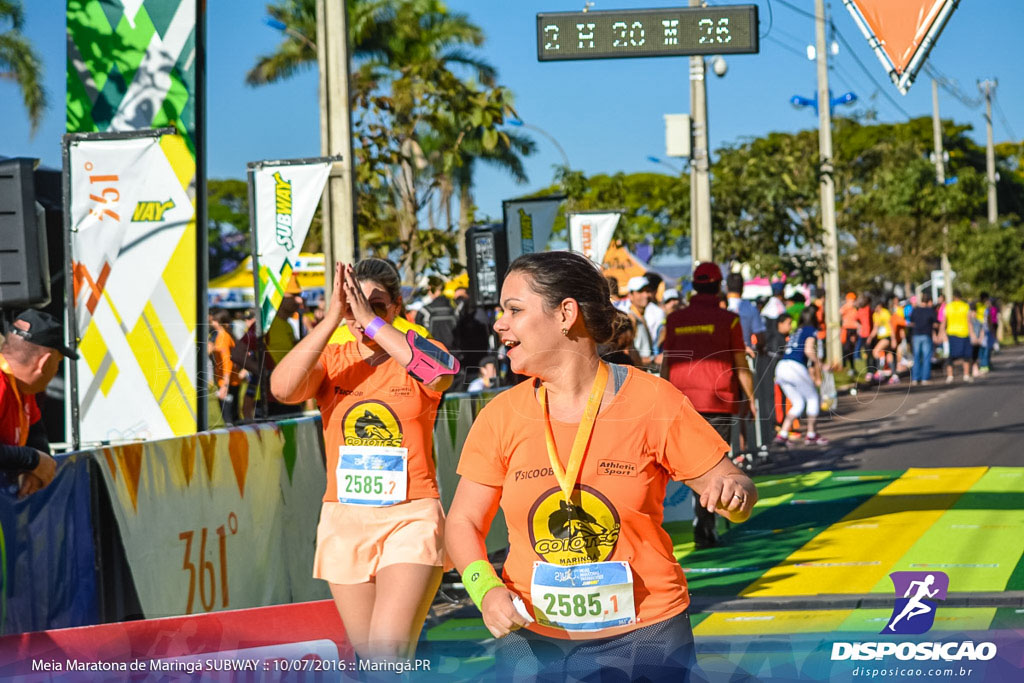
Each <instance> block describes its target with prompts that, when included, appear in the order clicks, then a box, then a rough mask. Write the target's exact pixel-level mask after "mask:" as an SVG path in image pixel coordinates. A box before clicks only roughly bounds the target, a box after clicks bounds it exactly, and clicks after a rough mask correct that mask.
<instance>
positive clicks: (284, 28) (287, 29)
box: [263, 17, 316, 51]
mask: <svg viewBox="0 0 1024 683" xmlns="http://www.w3.org/2000/svg"><path fill="white" fill-rule="evenodd" d="M263 23H264V24H266V25H267V26H269V27H270V28H273V29H277V30H278V31H280V32H282V33H287V34H288V35H290V36H294V37H295V38H298V39H299V40H301V41H302V42H304V43H305V44H306V46H307V47H309V48H310V49H312V50H314V51H315V50H316V43H314V42H313V41H312V40H310V39H309V38H308V37H306V36H305V35H303V34H302V33H299V32H298V31H296V30H295V29H293V28H292V27H291V26H288V25H287V24H285V23H284V22H281V21H278V20H277V19H275V18H273V17H264V18H263Z"/></svg>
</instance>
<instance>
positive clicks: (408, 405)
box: [316, 341, 441, 503]
mask: <svg viewBox="0 0 1024 683" xmlns="http://www.w3.org/2000/svg"><path fill="white" fill-rule="evenodd" d="M433 343H434V344H437V345H438V346H441V344H440V343H439V342H436V341H435V342H433ZM319 362H320V365H321V366H322V367H323V368H324V370H325V377H324V381H323V382H322V383H321V384H320V388H319V389H318V390H317V394H316V402H317V405H318V406H319V407H320V414H321V415H322V416H323V423H324V443H325V444H326V452H327V490H326V491H325V492H324V502H334V503H336V502H338V493H337V476H336V470H337V467H338V453H339V450H338V449H339V448H340V447H341V446H399V447H403V448H407V449H408V456H409V460H408V467H409V482H408V499H409V500H414V499H416V498H438V497H439V496H438V492H437V474H436V471H435V467H434V439H433V429H434V418H435V417H436V416H437V406H438V404H439V403H440V402H441V392H439V391H432V390H430V389H428V388H427V387H425V386H423V384H421V383H420V382H418V381H416V380H415V379H413V378H412V377H410V376H409V373H407V372H406V371H405V368H403V367H402V366H401V365H399V364H398V363H397V362H396V361H395V360H394V359H393V358H388V359H387V360H386V361H384V362H383V363H381V364H380V365H377V366H375V367H374V366H370V365H369V364H368V363H366V362H365V361H364V360H363V359H362V358H361V357H360V356H359V347H358V345H356V344H328V345H327V348H325V349H324V351H323V353H322V354H320V361H319Z"/></svg>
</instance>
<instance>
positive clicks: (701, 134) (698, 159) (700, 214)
mask: <svg viewBox="0 0 1024 683" xmlns="http://www.w3.org/2000/svg"><path fill="white" fill-rule="evenodd" d="M701 5H702V2H701V0H690V7H700V6H701ZM705 74H706V69H705V67H704V57H702V56H694V57H690V116H691V117H692V120H693V158H692V159H691V162H690V163H691V166H690V185H691V186H692V188H693V189H692V190H691V192H692V194H691V199H692V200H693V202H692V203H691V205H690V226H691V230H692V231H693V232H692V233H691V238H690V239H691V241H690V244H691V249H692V255H691V258H692V259H693V265H694V266H696V265H697V264H698V263H703V262H705V261H711V260H712V258H713V257H712V250H711V176H710V173H709V170H710V155H709V150H708V99H707V98H708V91H707V81H706V80H705Z"/></svg>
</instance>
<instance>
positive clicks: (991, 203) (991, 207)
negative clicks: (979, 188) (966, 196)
mask: <svg viewBox="0 0 1024 683" xmlns="http://www.w3.org/2000/svg"><path fill="white" fill-rule="evenodd" d="M997 85H999V81H990V80H984V81H981V82H980V83H978V88H979V89H980V90H981V91H982V92H983V93H984V94H985V134H986V138H987V145H986V147H985V170H986V172H987V174H988V222H989V223H995V222H996V220H997V219H998V217H999V206H998V205H997V204H996V148H995V145H994V144H993V142H992V91H993V90H995V89H996V86H997Z"/></svg>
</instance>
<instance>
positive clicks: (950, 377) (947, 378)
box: [946, 375, 953, 384]
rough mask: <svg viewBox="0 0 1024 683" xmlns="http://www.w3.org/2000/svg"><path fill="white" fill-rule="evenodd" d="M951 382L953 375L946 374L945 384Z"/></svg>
mask: <svg viewBox="0 0 1024 683" xmlns="http://www.w3.org/2000/svg"><path fill="white" fill-rule="evenodd" d="M952 383H953V375H946V384H952Z"/></svg>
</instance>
